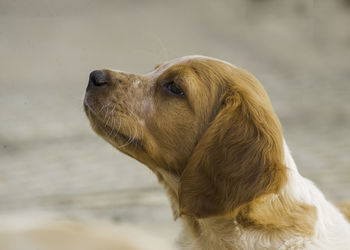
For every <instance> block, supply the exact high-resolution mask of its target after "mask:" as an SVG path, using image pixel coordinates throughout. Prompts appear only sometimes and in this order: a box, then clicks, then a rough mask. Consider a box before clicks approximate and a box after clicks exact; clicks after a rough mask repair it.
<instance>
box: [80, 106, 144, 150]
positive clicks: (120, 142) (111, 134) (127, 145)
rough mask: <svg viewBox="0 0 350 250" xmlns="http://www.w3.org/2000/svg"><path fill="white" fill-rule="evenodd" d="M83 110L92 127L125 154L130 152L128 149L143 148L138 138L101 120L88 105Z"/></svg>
mask: <svg viewBox="0 0 350 250" xmlns="http://www.w3.org/2000/svg"><path fill="white" fill-rule="evenodd" d="M84 110H85V113H86V116H87V117H88V119H89V121H90V125H91V127H92V129H93V130H94V131H95V132H96V134H98V135H99V136H101V137H102V138H103V139H104V140H105V141H107V142H108V143H109V144H111V145H112V146H114V147H115V148H117V149H118V150H120V151H122V152H123V153H127V154H130V152H129V151H130V150H144V148H143V144H142V142H141V141H140V140H138V139H136V138H131V137H129V136H127V135H125V134H123V133H122V132H120V131H119V129H118V130H116V129H113V128H112V127H110V126H109V125H108V124H106V123H104V122H103V121H101V120H100V119H99V117H98V116H97V115H96V114H95V112H94V111H93V110H91V108H90V107H89V106H88V105H84Z"/></svg>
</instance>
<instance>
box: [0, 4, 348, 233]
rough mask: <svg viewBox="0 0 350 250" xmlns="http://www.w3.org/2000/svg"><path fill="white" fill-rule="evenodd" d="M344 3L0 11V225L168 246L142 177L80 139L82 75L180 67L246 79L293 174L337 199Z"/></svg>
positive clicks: (344, 82) (163, 213) (4, 7)
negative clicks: (18, 220) (77, 224)
mask: <svg viewBox="0 0 350 250" xmlns="http://www.w3.org/2000/svg"><path fill="white" fill-rule="evenodd" d="M345 2H346V1H332V3H331V1H311V0H300V1H298V0H294V1H288V2H287V1H277V0H269V1H268V0H267V1H253V0H251V1H245V0H244V1H243V0H237V1H228V0H227V1H210V0H207V1H201V2H190V1H172V2H169V3H166V1H160V0H159V1H157V0H153V1H147V3H146V1H126V0H124V1H122V0H121V1H107V0H103V1H102V0H101V1H97V0H86V1H83V0H77V1H68V0H64V1H45V0H35V1H24V0H23V1H21V0H0V58H1V59H0V68H1V74H0V212H3V213H6V212H9V211H13V210H19V211H23V210H29V209H33V210H36V209H46V210H54V211H59V212H63V213H73V214H74V213H79V214H81V213H84V214H88V215H93V216H96V217H104V218H113V219H114V220H117V221H128V222H131V223H138V224H140V225H143V226H144V227H145V228H149V229H150V230H154V232H156V233H160V234H162V235H164V236H166V237H169V238H173V232H174V231H176V230H177V226H178V225H177V224H175V223H173V222H172V219H171V212H170V208H169V206H168V202H167V199H166V197H165V195H164V194H163V192H162V190H161V189H160V187H159V185H158V184H157V181H156V178H155V177H154V176H153V175H152V174H151V173H150V171H148V170H147V169H146V168H145V167H144V166H142V165H141V164H139V163H137V162H136V161H134V160H132V159H130V158H128V157H126V156H124V155H122V154H120V153H118V152H116V151H115V150H114V149H113V148H112V147H111V146H109V145H107V144H106V143H105V142H103V141H102V140H101V139H100V138H98V137H97V136H96V135H94V133H93V132H92V131H91V129H90V128H89V125H88V122H87V119H86V118H85V116H84V114H83V112H82V105H81V102H82V96H83V94H84V88H85V85H86V83H87V77H88V74H89V72H90V71H91V70H93V69H97V68H103V67H111V68H119V69H122V70H127V71H136V72H146V71H148V70H150V69H152V67H153V65H154V64H156V63H159V62H161V61H163V60H166V59H170V58H173V57H177V56H182V55H187V54H204V55H209V56H214V57H219V58H222V59H225V60H228V61H230V62H232V63H234V64H236V65H238V66H242V67H245V68H247V69H249V70H250V71H251V72H253V73H254V74H255V75H256V76H257V77H258V78H259V79H260V80H261V82H262V83H263V84H264V86H265V87H266V89H267V91H268V93H269V95H270V97H271V99H272V102H273V104H274V106H275V109H276V111H277V113H278V115H279V117H280V119H281V121H282V124H283V126H284V133H285V136H286V138H287V141H288V143H289V145H290V148H291V150H292V151H293V154H294V156H295V159H296V162H297V164H298V166H299V169H300V171H301V173H302V174H304V175H305V176H307V177H309V178H310V179H312V180H313V181H314V182H315V183H316V184H317V185H318V186H319V187H320V188H321V189H322V190H323V191H324V192H325V193H326V195H328V197H329V198H330V199H331V200H341V199H350V192H349V190H350V102H349V100H350V82H349V79H350V66H349V65H350V30H349V27H350V13H349V12H350V7H349V6H348V7H346V5H345V4H344V3H345Z"/></svg>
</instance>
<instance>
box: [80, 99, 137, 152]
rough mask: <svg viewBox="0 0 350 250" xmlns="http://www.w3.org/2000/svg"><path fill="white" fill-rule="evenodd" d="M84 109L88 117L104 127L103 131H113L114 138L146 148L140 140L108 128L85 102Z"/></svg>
mask: <svg viewBox="0 0 350 250" xmlns="http://www.w3.org/2000/svg"><path fill="white" fill-rule="evenodd" d="M84 108H85V110H86V111H87V113H88V115H90V116H92V117H93V119H95V122H96V121H97V122H98V123H99V124H101V125H102V126H100V127H101V128H102V129H104V130H105V129H108V130H110V131H112V133H113V134H114V136H115V137H116V136H118V137H120V138H122V139H123V140H125V141H126V143H127V144H134V145H135V146H137V147H139V148H142V149H143V148H144V147H143V144H142V143H141V141H140V140H138V139H136V138H131V137H130V136H127V135H125V134H123V133H121V132H120V131H118V130H115V129H113V128H112V127H110V126H108V124H106V123H105V122H103V121H102V120H101V119H100V118H99V116H98V115H97V114H96V112H95V110H94V109H93V108H91V106H90V105H89V103H88V102H87V101H86V100H84ZM112 133H111V132H108V134H112ZM121 146H122V145H121Z"/></svg>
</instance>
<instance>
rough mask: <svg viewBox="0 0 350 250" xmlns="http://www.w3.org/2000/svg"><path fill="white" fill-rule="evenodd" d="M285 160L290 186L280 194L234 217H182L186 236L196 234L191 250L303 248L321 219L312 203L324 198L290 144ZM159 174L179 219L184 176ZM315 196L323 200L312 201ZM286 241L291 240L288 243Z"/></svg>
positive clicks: (164, 172) (266, 197) (247, 208)
mask: <svg viewBox="0 0 350 250" xmlns="http://www.w3.org/2000/svg"><path fill="white" fill-rule="evenodd" d="M284 159H285V165H286V167H287V183H286V185H285V186H284V187H283V188H282V189H281V190H280V192H279V193H278V194H269V195H266V196H263V197H260V198H259V199H257V200H255V201H254V202H251V203H250V204H248V205H247V206H246V207H245V208H243V209H242V210H241V211H239V212H238V213H236V214H237V216H234V217H233V216H225V217H212V218H206V219H196V218H193V217H190V216H186V215H182V216H181V218H182V219H183V220H184V222H185V230H186V231H187V232H188V233H186V235H188V234H190V235H192V237H190V238H192V239H194V240H192V243H191V244H195V246H194V245H192V246H190V247H189V249H215V248H216V249H235V248H234V247H233V246H234V245H236V244H237V245H239V246H246V248H244V249H259V247H257V246H255V245H252V246H248V245H247V244H256V242H260V243H261V244H266V245H267V246H269V247H273V248H281V249H283V247H285V248H287V247H290V246H293V247H303V246H304V245H305V244H306V242H305V240H302V239H306V238H309V237H310V236H311V235H313V234H314V228H315V223H316V220H317V211H316V208H315V206H313V202H312V201H313V200H315V199H319V200H320V199H321V200H322V199H324V198H323V195H322V194H321V193H320V192H319V191H318V190H317V188H316V187H315V186H314V185H313V184H312V183H311V182H310V181H308V180H307V179H305V178H303V177H302V176H301V175H300V174H299V172H298V170H297V167H296V164H295V162H294V160H293V158H292V156H291V154H290V152H289V149H288V147H287V145H286V143H284ZM158 174H159V179H160V181H161V182H162V183H163V184H164V186H165V187H166V190H167V192H168V195H169V196H170V201H171V203H172V209H173V212H174V217H175V218H177V217H178V216H179V212H178V207H179V204H178V197H177V190H178V185H179V179H180V177H178V176H173V175H172V174H170V173H169V172H167V171H164V170H160V172H159V173H158ZM309 189H310V190H309ZM314 189H315V190H316V192H315V190H314ZM313 195H317V196H321V197H315V198H312V197H311V196H313ZM247 234H249V238H250V239H252V237H256V241H254V240H253V241H252V240H249V241H247V240H245V237H248V235H247ZM291 236H292V237H291ZM286 239H289V240H288V241H287V242H286ZM290 239H292V240H290ZM238 242H240V243H238ZM253 242H255V243H253ZM260 243H259V244H260ZM286 244H287V245H286ZM261 246H263V245H261ZM240 249H241V248H240Z"/></svg>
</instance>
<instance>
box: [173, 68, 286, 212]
mask: <svg viewBox="0 0 350 250" xmlns="http://www.w3.org/2000/svg"><path fill="white" fill-rule="evenodd" d="M282 145H283V142H282V132H281V128H280V123H279V121H278V118H277V116H276V115H275V113H274V111H273V109H272V106H271V104H270V101H269V98H268V97H267V94H266V93H265V91H264V89H263V87H262V86H261V85H260V83H259V82H258V80H256V79H255V78H254V77H253V76H251V75H250V74H249V73H244V74H243V75H241V76H236V77H235V81H233V82H232V83H230V90H229V91H228V92H227V93H226V96H225V97H224V98H223V102H222V106H221V108H220V110H219V112H218V114H217V115H216V117H215V118H214V120H213V122H212V123H211V125H210V126H209V127H208V129H207V130H206V131H205V132H204V134H203V135H202V137H201V138H200V141H199V142H198V144H197V146H196V147H195V149H194V152H193V154H192V155H191V157H190V159H189V161H188V163H187V166H186V167H185V169H184V171H183V173H182V176H181V178H180V186H179V204H180V213H181V214H185V215H190V216H194V217H196V218H206V217H212V216H225V215H228V214H233V213H234V212H235V211H237V210H238V208H240V207H242V206H243V205H245V204H247V203H249V202H251V201H253V200H254V199H256V198H258V197H260V196H262V195H264V194H268V193H275V192H278V191H279V189H280V188H281V187H282V185H283V184H284V183H285V179H286V173H285V172H286V168H285V166H284V165H283V146H282Z"/></svg>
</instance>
